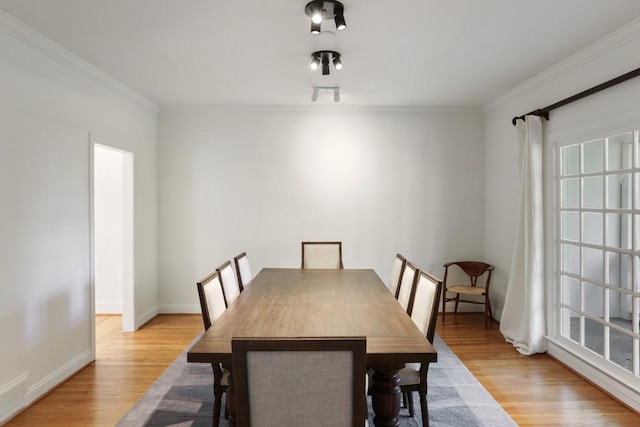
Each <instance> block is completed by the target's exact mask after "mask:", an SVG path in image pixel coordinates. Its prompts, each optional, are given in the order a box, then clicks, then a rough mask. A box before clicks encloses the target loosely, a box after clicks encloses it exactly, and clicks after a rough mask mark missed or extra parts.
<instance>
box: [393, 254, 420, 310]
mask: <svg viewBox="0 0 640 427" xmlns="http://www.w3.org/2000/svg"><path fill="white" fill-rule="evenodd" d="M417 278H418V268H417V267H416V266H415V265H413V264H412V263H410V262H408V261H407V264H406V265H405V267H404V272H403V273H402V279H401V280H400V287H399V288H398V295H397V297H396V299H397V300H398V302H399V303H400V305H401V306H402V308H404V310H405V311H406V312H407V313H409V301H410V300H411V290H412V289H413V286H414V283H415V281H416V279H417Z"/></svg>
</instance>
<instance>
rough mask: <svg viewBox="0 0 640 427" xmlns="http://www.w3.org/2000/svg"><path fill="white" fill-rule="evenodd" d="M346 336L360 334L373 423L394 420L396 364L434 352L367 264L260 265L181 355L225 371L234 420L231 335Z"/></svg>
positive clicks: (425, 359)
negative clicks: (368, 374)
mask: <svg viewBox="0 0 640 427" xmlns="http://www.w3.org/2000/svg"><path fill="white" fill-rule="evenodd" d="M345 336H351V337H354V336H364V337H366V340H367V353H366V357H367V366H369V367H370V368H371V369H372V370H373V372H374V374H373V384H372V388H371V396H372V397H371V403H372V407H373V411H374V418H373V422H374V425H375V426H378V427H381V426H398V425H399V421H398V414H399V412H400V402H401V400H402V399H401V391H400V386H399V376H398V371H399V370H400V369H402V368H403V367H404V366H405V363H411V362H419V363H433V362H437V353H436V351H435V349H434V348H433V346H432V345H431V343H429V341H428V340H427V339H426V337H425V336H424V334H422V332H420V330H419V329H418V328H417V326H416V325H415V324H414V323H413V321H412V320H411V318H410V317H409V315H408V314H407V312H406V311H405V310H404V309H403V308H402V306H401V305H400V304H399V303H398V302H397V301H396V299H395V298H394V295H392V293H391V292H389V289H388V288H387V287H386V285H385V284H384V282H383V281H382V280H381V279H380V277H379V276H378V275H377V274H376V272H375V271H374V270H373V269H335V270H333V269H326V270H324V269H294V268H264V269H262V270H261V271H260V272H259V273H258V274H257V275H256V276H255V277H254V278H253V279H252V280H251V282H250V283H249V284H248V285H246V286H245V288H244V290H243V292H242V293H241V294H240V296H239V297H237V298H236V299H235V300H234V301H233V303H231V304H230V305H229V306H228V308H227V310H226V311H225V312H224V313H223V314H222V315H221V316H220V317H219V318H218V319H217V320H216V321H215V323H214V324H213V325H212V326H211V327H210V328H209V329H208V330H207V331H205V333H204V334H203V335H202V337H201V338H200V339H199V340H197V341H196V342H195V344H193V346H192V347H191V348H190V349H189V350H188V352H187V361H188V362H195V363H221V364H222V365H223V366H224V367H225V368H227V369H229V370H230V371H231V380H230V384H229V387H228V389H227V409H228V411H229V414H230V421H231V424H233V419H234V412H235V411H234V402H233V397H234V396H233V382H232V378H233V366H231V360H232V354H231V341H232V339H233V338H235V337H252V338H305V337H345ZM274 392H277V390H274Z"/></svg>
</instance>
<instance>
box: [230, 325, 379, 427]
mask: <svg viewBox="0 0 640 427" xmlns="http://www.w3.org/2000/svg"><path fill="white" fill-rule="evenodd" d="M231 345H232V362H233V381H234V390H235V395H234V397H235V402H236V404H235V408H236V426H238V427H248V426H258V425H259V426H292V425H295V426H297V427H316V426H332V427H333V426H335V427H341V426H344V427H352V426H356V425H360V426H361V425H364V424H365V423H366V421H365V420H366V417H367V415H366V413H367V411H366V409H367V404H366V395H365V372H366V338H365V337H344V338H299V339H296V338H290V339H275V338H274V339H253V338H234V339H233V340H232V344H231Z"/></svg>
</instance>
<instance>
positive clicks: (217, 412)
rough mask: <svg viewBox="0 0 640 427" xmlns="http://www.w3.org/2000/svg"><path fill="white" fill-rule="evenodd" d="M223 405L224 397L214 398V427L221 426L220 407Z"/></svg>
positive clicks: (212, 423)
mask: <svg viewBox="0 0 640 427" xmlns="http://www.w3.org/2000/svg"><path fill="white" fill-rule="evenodd" d="M221 404H222V395H220V394H216V395H215V396H214V397H213V420H212V422H211V426H212V427H218V425H219V424H220V406H221Z"/></svg>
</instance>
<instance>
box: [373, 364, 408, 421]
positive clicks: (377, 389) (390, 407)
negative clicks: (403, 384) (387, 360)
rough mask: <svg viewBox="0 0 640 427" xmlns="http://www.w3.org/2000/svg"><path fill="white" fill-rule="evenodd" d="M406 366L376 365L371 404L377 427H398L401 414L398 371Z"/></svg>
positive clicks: (374, 367)
mask: <svg viewBox="0 0 640 427" xmlns="http://www.w3.org/2000/svg"><path fill="white" fill-rule="evenodd" d="M403 366H404V365H401V366H400V365H374V366H373V370H374V374H373V388H372V390H371V403H372V406H373V412H374V413H375V416H374V418H373V424H374V425H375V426H376V427H398V426H399V425H400V422H399V421H398V414H399V413H400V400H401V397H402V394H401V393H400V386H399V385H398V384H399V383H400V377H398V371H399V370H400V368H402V367H403Z"/></svg>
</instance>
